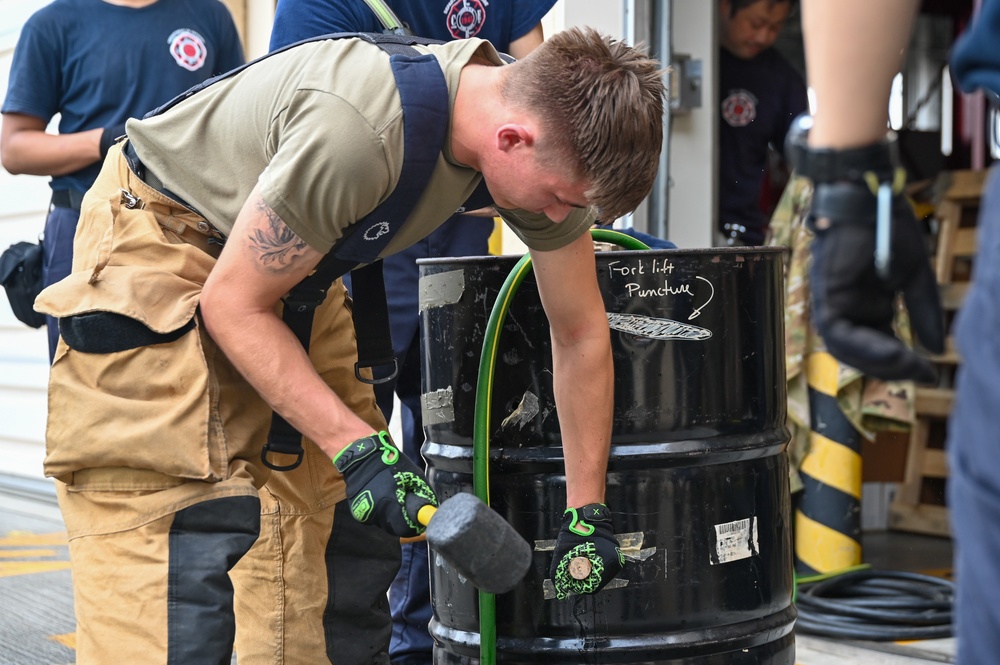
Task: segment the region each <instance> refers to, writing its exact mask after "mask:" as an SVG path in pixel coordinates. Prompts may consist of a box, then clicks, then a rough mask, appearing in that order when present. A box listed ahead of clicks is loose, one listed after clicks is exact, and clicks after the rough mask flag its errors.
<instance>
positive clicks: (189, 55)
mask: <svg viewBox="0 0 1000 665" xmlns="http://www.w3.org/2000/svg"><path fill="white" fill-rule="evenodd" d="M167 43H168V44H170V55H172V56H173V57H174V60H176V61H177V64H178V65H180V66H181V67H183V68H184V69H187V70H188V71H192V72H195V71H198V70H199V69H201V68H202V67H203V66H204V64H205V57H206V56H207V55H208V48H207V47H206V46H205V38H204V37H202V36H201V35H199V34H198V33H197V32H195V31H194V30H191V29H189V28H181V29H180V30H174V31H173V33H171V35H170V38H169V39H167Z"/></svg>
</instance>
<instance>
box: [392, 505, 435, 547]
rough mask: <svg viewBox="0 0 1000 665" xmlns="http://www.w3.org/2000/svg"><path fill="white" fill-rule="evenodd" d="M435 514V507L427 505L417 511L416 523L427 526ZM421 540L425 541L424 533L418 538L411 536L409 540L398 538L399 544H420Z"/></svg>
mask: <svg viewBox="0 0 1000 665" xmlns="http://www.w3.org/2000/svg"><path fill="white" fill-rule="evenodd" d="M436 512H437V507H436V506H432V505H430V504H427V505H425V506H421V508H420V510H418V511H417V521H418V522H420V523H421V524H423V525H424V526H427V525H428V524H430V523H431V518H432V517H434V513H436ZM423 540H427V534H426V533H422V534H420V535H419V536H412V537H409V538H400V539H399V542H401V543H419V542H421V541H423Z"/></svg>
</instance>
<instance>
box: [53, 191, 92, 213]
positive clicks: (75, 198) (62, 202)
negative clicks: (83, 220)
mask: <svg viewBox="0 0 1000 665" xmlns="http://www.w3.org/2000/svg"><path fill="white" fill-rule="evenodd" d="M83 195H84V192H81V191H80V190H78V189H56V190H53V191H52V205H53V207H56V208H69V209H70V210H76V211H77V212H80V204H81V203H83Z"/></svg>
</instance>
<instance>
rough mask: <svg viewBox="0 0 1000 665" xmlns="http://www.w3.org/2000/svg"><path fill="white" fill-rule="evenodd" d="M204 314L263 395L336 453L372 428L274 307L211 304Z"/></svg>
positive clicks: (228, 353) (217, 338) (217, 337)
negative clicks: (231, 308)
mask: <svg viewBox="0 0 1000 665" xmlns="http://www.w3.org/2000/svg"><path fill="white" fill-rule="evenodd" d="M204 314H205V317H204V318H205V322H206V325H207V327H208V330H209V333H210V334H211V335H212V337H213V339H215V341H216V343H217V344H218V345H219V348H221V349H222V350H223V352H225V354H226V356H227V357H228V358H229V360H230V362H232V363H233V365H234V366H235V367H236V369H237V370H239V372H240V373H241V374H242V375H243V377H244V378H245V379H246V380H247V381H248V382H249V383H250V385H251V386H253V388H254V389H255V390H256V391H257V393H258V394H259V395H260V396H261V397H262V398H263V399H264V401H266V402H267V403H268V404H269V405H270V406H271V408H273V409H274V410H275V411H277V412H278V413H280V414H281V415H282V417H284V418H285V419H286V420H287V421H288V422H289V423H290V424H291V425H292V426H293V427H295V429H297V430H298V431H299V432H301V433H302V434H303V435H304V436H305V437H307V438H309V439H310V440H312V441H314V442H316V444H317V445H318V446H319V447H320V448H321V449H322V450H323V452H325V453H326V454H327V455H329V456H330V457H331V458H332V457H333V456H334V455H336V454H337V453H338V452H340V450H341V449H342V448H343V447H344V446H346V445H347V444H349V443H350V442H351V441H354V440H355V439H359V438H361V437H364V436H368V435H369V434H371V433H372V430H373V428H372V427H371V426H370V425H368V424H367V423H365V422H364V421H362V420H361V419H360V418H358V416H356V415H355V414H354V413H353V412H352V411H351V410H350V409H349V408H348V407H347V406H346V405H345V404H344V403H343V402H342V401H341V400H340V398H339V397H337V395H336V394H335V393H334V392H333V391H332V390H330V388H329V387H328V386H327V385H326V383H324V382H323V380H322V378H321V377H320V376H319V374H317V372H316V370H315V369H314V368H313V366H312V363H311V362H310V361H309V357H308V355H306V353H305V350H304V349H303V348H302V345H301V344H299V341H298V339H296V338H295V336H294V335H293V334H292V331H291V330H290V329H289V328H288V326H286V325H285V324H284V322H283V321H282V320H281V319H279V318H278V317H277V315H275V314H274V313H273V312H261V311H258V312H246V311H244V312H240V313H235V312H230V313H227V312H225V311H223V312H214V311H212V309H211V308H209V309H208V311H206V312H205V313H204ZM233 322H238V323H236V324H234V323H233Z"/></svg>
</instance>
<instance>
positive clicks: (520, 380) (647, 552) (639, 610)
mask: <svg viewBox="0 0 1000 665" xmlns="http://www.w3.org/2000/svg"><path fill="white" fill-rule="evenodd" d="M782 254H783V252H782V250H781V249H774V248H752V249H751V248H718V249H710V250H651V251H611V252H601V253H599V254H598V273H599V281H600V284H601V288H602V291H603V293H604V301H605V305H606V307H607V312H608V320H609V324H610V326H611V328H612V344H613V350H614V361H615V410H614V426H613V435H612V449H611V457H610V461H609V468H608V486H607V497H606V502H607V504H608V506H609V507H610V509H611V511H612V514H613V519H614V525H615V532H616V535H617V536H618V538H619V540H620V541H621V545H622V550H623V552H624V553H625V555H626V557H627V565H626V567H625V570H624V571H623V572H622V573H621V574H620V575H619V576H618V577H617V578H616V579H615V580H613V581H612V583H611V584H610V585H608V587H606V588H605V589H603V590H602V591H601V592H600V593H598V594H596V595H593V596H571V597H569V598H567V599H565V600H556V598H555V595H554V592H553V589H552V584H551V581H550V580H548V579H547V578H548V570H549V565H550V561H551V557H552V546H553V544H554V539H555V537H556V534H557V533H558V531H559V527H560V524H561V521H562V513H563V510H564V509H565V508H566V506H565V476H564V475H563V460H562V448H561V441H560V434H559V425H558V421H557V417H556V410H555V401H554V397H553V391H552V364H551V344H550V339H549V330H548V323H547V321H546V318H545V314H544V312H543V310H542V307H541V303H540V301H539V297H538V292H537V287H536V284H535V281H534V277H533V275H528V277H526V278H525V280H524V282H523V284H522V285H521V286H520V288H519V289H518V291H517V293H516V294H515V296H514V297H513V299H512V301H511V305H510V311H509V313H508V315H507V317H506V319H505V323H504V325H503V326H502V331H501V332H500V341H499V350H498V354H497V363H496V370H495V378H494V384H493V398H492V406H491V408H492V417H491V444H490V460H491V462H490V468H491V475H490V491H491V496H490V501H491V505H492V506H493V508H495V509H496V510H497V511H498V512H499V513H500V514H501V515H502V516H503V517H504V518H505V519H507V520H508V521H509V522H510V523H511V524H512V525H514V527H515V528H516V529H517V530H518V532H519V533H520V534H521V535H523V536H524V537H525V538H526V539H527V540H528V542H529V543H532V544H533V545H534V549H535V556H534V562H533V565H532V569H531V570H530V572H529V573H528V576H527V577H526V578H525V579H524V581H523V582H522V583H521V584H520V585H519V586H518V587H517V588H515V589H514V590H513V591H511V592H510V593H507V594H502V595H500V596H498V597H497V599H496V632H497V662H498V663H505V664H521V663H635V664H643V665H667V664H670V665H679V664H682V663H683V664H691V665H694V664H698V665H715V664H719V665H723V664H725V665H733V664H738V665H744V664H745V665H749V664H751V663H753V664H775V665H792V664H793V663H794V639H793V635H792V627H793V624H794V620H795V609H794V607H793V605H792V588H793V569H792V546H791V535H790V506H789V486H788V462H787V460H786V457H785V454H784V450H785V445H786V443H787V441H788V436H789V435H788V432H787V429H786V427H785V408H786V406H785V366H784V351H783V349H784V326H783V317H784V310H783V299H782V293H783V289H782ZM515 263H516V257H473V258H462V259H430V260H422V261H420V274H421V279H420V290H421V318H422V325H423V330H424V338H423V346H422V370H423V398H422V406H423V409H422V412H423V422H424V432H425V434H426V437H427V441H426V443H425V445H424V448H423V452H424V456H425V458H426V460H427V462H428V465H429V476H430V478H431V482H432V484H433V485H434V486H435V488H436V489H437V491H438V492H439V494H440V496H441V498H442V499H443V498H447V497H449V496H452V495H454V494H455V493H457V492H463V491H464V492H472V457H473V453H472V440H473V439H472V437H473V420H474V406H475V397H476V383H477V378H478V374H479V362H480V356H481V353H482V345H483V337H484V333H485V331H486V328H487V321H488V319H489V315H490V312H491V310H492V308H493V305H494V301H495V300H496V298H497V294H498V293H499V291H500V289H501V287H502V285H503V283H504V280H505V279H506V278H507V276H508V274H509V273H510V270H511V268H512V267H513V266H514V264H515ZM431 588H432V596H433V609H434V618H433V620H432V622H431V632H432V634H433V636H434V639H435V642H436V647H435V655H434V662H435V664H436V665H451V664H454V663H478V662H479V615H478V602H477V593H476V590H475V589H474V587H473V586H472V585H471V584H470V583H469V582H468V581H467V580H465V579H464V578H462V577H461V576H459V575H458V574H457V573H456V572H455V571H454V570H453V569H452V568H451V567H449V566H448V565H447V563H445V562H444V561H443V560H441V559H440V557H437V556H435V555H434V554H433V553H432V554H431Z"/></svg>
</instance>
